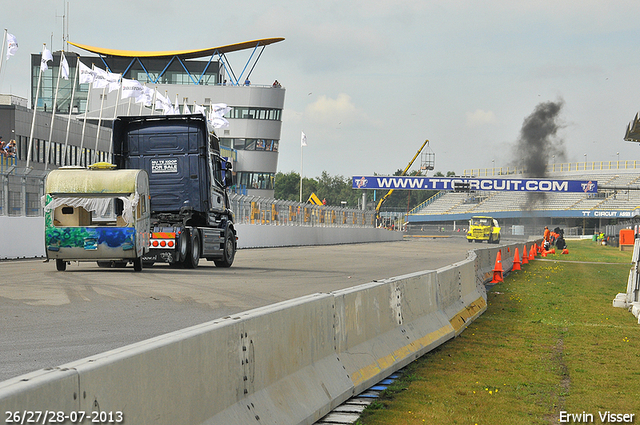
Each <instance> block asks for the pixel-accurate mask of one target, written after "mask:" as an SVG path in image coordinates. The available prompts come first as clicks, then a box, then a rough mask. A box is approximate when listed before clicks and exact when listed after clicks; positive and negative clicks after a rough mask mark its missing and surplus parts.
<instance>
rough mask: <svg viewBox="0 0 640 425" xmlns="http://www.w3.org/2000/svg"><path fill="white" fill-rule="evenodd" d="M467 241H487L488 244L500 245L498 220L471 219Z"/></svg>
mask: <svg viewBox="0 0 640 425" xmlns="http://www.w3.org/2000/svg"><path fill="white" fill-rule="evenodd" d="M467 241H469V243H471V242H473V241H476V242H482V241H487V242H488V243H500V226H499V225H498V220H496V219H495V218H493V217H481V216H476V217H471V220H469V230H468V231H467Z"/></svg>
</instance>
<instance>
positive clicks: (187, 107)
mask: <svg viewBox="0 0 640 425" xmlns="http://www.w3.org/2000/svg"><path fill="white" fill-rule="evenodd" d="M182 115H191V109H189V105H187V102H184V108H183V109H182Z"/></svg>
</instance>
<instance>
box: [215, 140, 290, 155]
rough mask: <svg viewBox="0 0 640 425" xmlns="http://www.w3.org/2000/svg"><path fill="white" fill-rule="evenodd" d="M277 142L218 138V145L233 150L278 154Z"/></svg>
mask: <svg viewBox="0 0 640 425" xmlns="http://www.w3.org/2000/svg"><path fill="white" fill-rule="evenodd" d="M279 144H280V141H279V140H273V139H239V138H236V139H234V138H220V145H221V146H225V147H228V148H231V149H235V150H239V151H241V150H245V151H267V152H278V145H279Z"/></svg>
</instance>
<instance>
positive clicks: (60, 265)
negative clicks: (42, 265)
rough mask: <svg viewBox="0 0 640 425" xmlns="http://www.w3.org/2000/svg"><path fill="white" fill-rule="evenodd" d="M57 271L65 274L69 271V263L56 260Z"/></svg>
mask: <svg viewBox="0 0 640 425" xmlns="http://www.w3.org/2000/svg"><path fill="white" fill-rule="evenodd" d="M56 270H58V271H59V272H63V271H65V270H67V262H66V261H64V260H60V259H57V260H56Z"/></svg>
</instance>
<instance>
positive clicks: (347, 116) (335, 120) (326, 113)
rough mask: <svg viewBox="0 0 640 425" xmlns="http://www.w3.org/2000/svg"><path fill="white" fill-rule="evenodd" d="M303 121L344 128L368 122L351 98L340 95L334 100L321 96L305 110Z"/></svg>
mask: <svg viewBox="0 0 640 425" xmlns="http://www.w3.org/2000/svg"><path fill="white" fill-rule="evenodd" d="M304 115H305V120H306V121H308V122H314V123H319V124H328V125H332V126H333V125H337V124H340V125H341V126H342V127H346V126H349V125H353V124H358V123H363V122H366V121H369V119H368V118H367V115H366V114H365V113H364V112H363V111H362V110H360V109H358V108H357V107H356V105H354V103H353V102H352V101H351V97H350V96H349V95H347V94H344V93H340V94H339V95H338V97H337V98H336V99H331V98H329V97H327V96H325V95H322V96H320V97H319V98H318V100H316V101H315V102H313V103H311V104H309V105H307V107H306V108H305V112H304Z"/></svg>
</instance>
